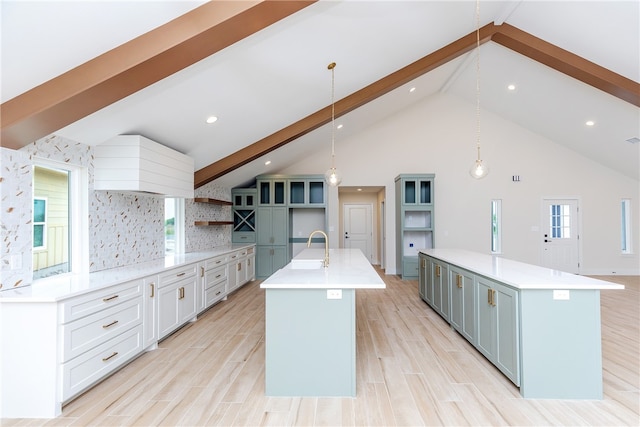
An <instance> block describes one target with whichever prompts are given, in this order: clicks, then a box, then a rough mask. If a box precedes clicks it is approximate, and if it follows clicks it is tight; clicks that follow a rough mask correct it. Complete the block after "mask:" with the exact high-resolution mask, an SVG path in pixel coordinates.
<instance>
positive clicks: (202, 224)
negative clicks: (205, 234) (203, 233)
mask: <svg viewBox="0 0 640 427" xmlns="http://www.w3.org/2000/svg"><path fill="white" fill-rule="evenodd" d="M194 225H195V226H196V227H203V226H207V225H233V221H196V222H195V223H194Z"/></svg>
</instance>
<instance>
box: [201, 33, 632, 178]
mask: <svg viewBox="0 0 640 427" xmlns="http://www.w3.org/2000/svg"><path fill="white" fill-rule="evenodd" d="M490 40H491V41H493V42H496V43H498V44H500V45H502V46H505V47H507V48H509V49H512V50H514V51H515V52H518V53H519V54H521V55H524V56H526V57H528V58H531V59H533V60H535V61H537V62H540V63H542V64H544V65H547V66H548V67H551V68H553V69H555V70H557V71H559V72H562V73H564V74H566V75H568V76H571V77H573V78H575V79H577V80H579V81H582V82H584V83H586V84H588V85H590V86H593V87H595V88H597V89H600V90H602V91H604V92H606V93H609V94H611V95H613V96H616V97H618V98H620V99H622V100H624V101H627V102H630V103H631V104H634V105H636V106H640V85H639V84H638V83H636V82H634V81H633V80H630V79H627V78H626V77H624V76H621V75H619V74H617V73H614V72H613V71H611V70H608V69H606V68H604V67H601V66H599V65H597V64H594V63H593V62H590V61H587V60H586V59H584V58H582V57H580V56H578V55H575V54H573V53H571V52H569V51H567V50H564V49H561V48H559V47H557V46H555V45H553V44H551V43H549V42H546V41H544V40H542V39H539V38H537V37H535V36H533V35H531V34H529V33H527V32H525V31H522V30H520V29H518V28H516V27H514V26H512V25H509V24H504V23H503V24H501V25H495V24H493V23H491V24H488V25H485V26H484V27H482V28H481V29H480V43H481V44H482V43H485V42H487V41H490ZM476 43H477V35H476V32H475V31H474V32H472V33H469V34H468V35H466V36H464V37H462V38H460V39H458V40H456V41H455V42H453V43H451V44H449V45H447V46H445V47H443V48H441V49H439V50H437V51H435V52H433V53H431V54H429V55H427V56H425V57H424V58H422V59H419V60H418V61H416V62H414V63H412V64H410V65H408V66H406V67H404V68H402V69H400V70H398V71H396V72H395V73H392V74H390V75H388V76H386V77H384V78H382V79H380V80H378V81H376V82H374V83H372V84H370V85H369V86H367V87H365V88H363V89H361V90H359V91H357V92H354V93H353V94H351V95H349V96H347V97H345V98H343V99H341V100H339V101H337V102H336V104H335V115H336V117H340V116H342V115H344V114H346V113H348V112H350V111H352V110H354V109H356V108H358V107H361V106H362V105H364V104H366V103H367V102H370V101H373V100H374V99H376V98H378V97H379V96H382V95H384V94H386V93H388V92H390V91H392V90H394V89H396V88H398V87H399V86H402V85H403V84H405V83H407V82H409V81H411V80H413V79H415V78H417V77H419V76H421V75H423V74H425V73H427V72H429V71H431V70H433V69H434V68H437V67H438V66H440V65H442V64H445V63H446V62H448V61H451V60H452V59H454V58H456V57H458V56H460V55H463V54H465V53H467V52H469V51H470V50H472V49H473V48H475V47H476ZM330 120H331V106H327V107H325V108H323V109H321V110H319V111H316V112H315V113H313V114H311V115H309V116H307V117H305V118H303V119H301V120H299V121H297V122H295V123H293V124H291V125H290V126H288V127H286V128H284V129H281V130H279V131H278V132H276V133H274V134H271V135H269V136H267V137H266V138H263V139H261V140H260V141H258V142H255V143H253V144H251V145H249V146H247V147H245V148H243V149H241V150H239V151H237V152H235V153H233V154H230V155H229V156H227V157H225V158H223V159H220V160H218V161H216V162H214V163H212V164H210V165H208V166H206V167H204V168H202V169H200V170H198V171H196V172H195V176H194V185H195V187H196V188H198V187H200V186H202V185H205V184H207V183H208V182H211V181H213V180H215V179H216V178H219V177H221V176H223V175H225V174H227V173H229V172H231V171H233V170H234V169H237V168H239V167H241V166H243V165H245V164H247V163H249V162H251V161H253V160H255V159H257V158H259V157H261V156H263V155H265V154H268V153H269V152H271V151H273V150H275V149H277V148H280V147H282V146H283V145H285V144H287V143H289V142H291V141H293V140H295V139H297V138H299V137H301V136H303V135H305V134H307V133H309V132H311V131H313V130H315V129H317V128H318V127H320V126H322V125H324V124H326V123H329V121H330Z"/></svg>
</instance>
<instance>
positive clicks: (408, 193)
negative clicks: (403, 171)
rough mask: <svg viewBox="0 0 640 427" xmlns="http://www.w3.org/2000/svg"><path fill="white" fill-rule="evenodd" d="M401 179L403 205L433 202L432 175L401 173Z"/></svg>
mask: <svg viewBox="0 0 640 427" xmlns="http://www.w3.org/2000/svg"><path fill="white" fill-rule="evenodd" d="M399 178H401V179H402V204H403V205H430V204H432V203H433V188H432V183H433V176H432V175H422V176H411V175H401V176H400V177H399Z"/></svg>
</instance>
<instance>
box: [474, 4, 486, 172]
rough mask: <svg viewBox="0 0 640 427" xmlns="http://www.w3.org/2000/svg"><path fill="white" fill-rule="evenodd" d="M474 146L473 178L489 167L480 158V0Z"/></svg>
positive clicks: (478, 5) (477, 23)
mask: <svg viewBox="0 0 640 427" xmlns="http://www.w3.org/2000/svg"><path fill="white" fill-rule="evenodd" d="M476 147H477V150H478V158H477V159H476V161H475V162H473V165H472V166H471V169H470V170H469V174H471V176H472V177H474V178H475V179H481V178H484V177H485V176H487V174H488V173H489V167H487V165H486V164H484V163H483V162H482V159H481V158H480V0H477V1H476Z"/></svg>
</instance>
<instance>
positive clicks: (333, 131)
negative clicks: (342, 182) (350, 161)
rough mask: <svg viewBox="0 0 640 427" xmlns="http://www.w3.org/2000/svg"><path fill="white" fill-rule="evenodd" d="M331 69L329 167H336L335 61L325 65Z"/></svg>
mask: <svg viewBox="0 0 640 427" xmlns="http://www.w3.org/2000/svg"><path fill="white" fill-rule="evenodd" d="M327 68H328V69H330V70H331V168H332V169H335V167H336V153H335V140H336V125H335V121H336V103H335V81H336V79H335V71H334V69H335V68H336V63H335V62H332V63H331V64H329V66H328V67H327Z"/></svg>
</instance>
